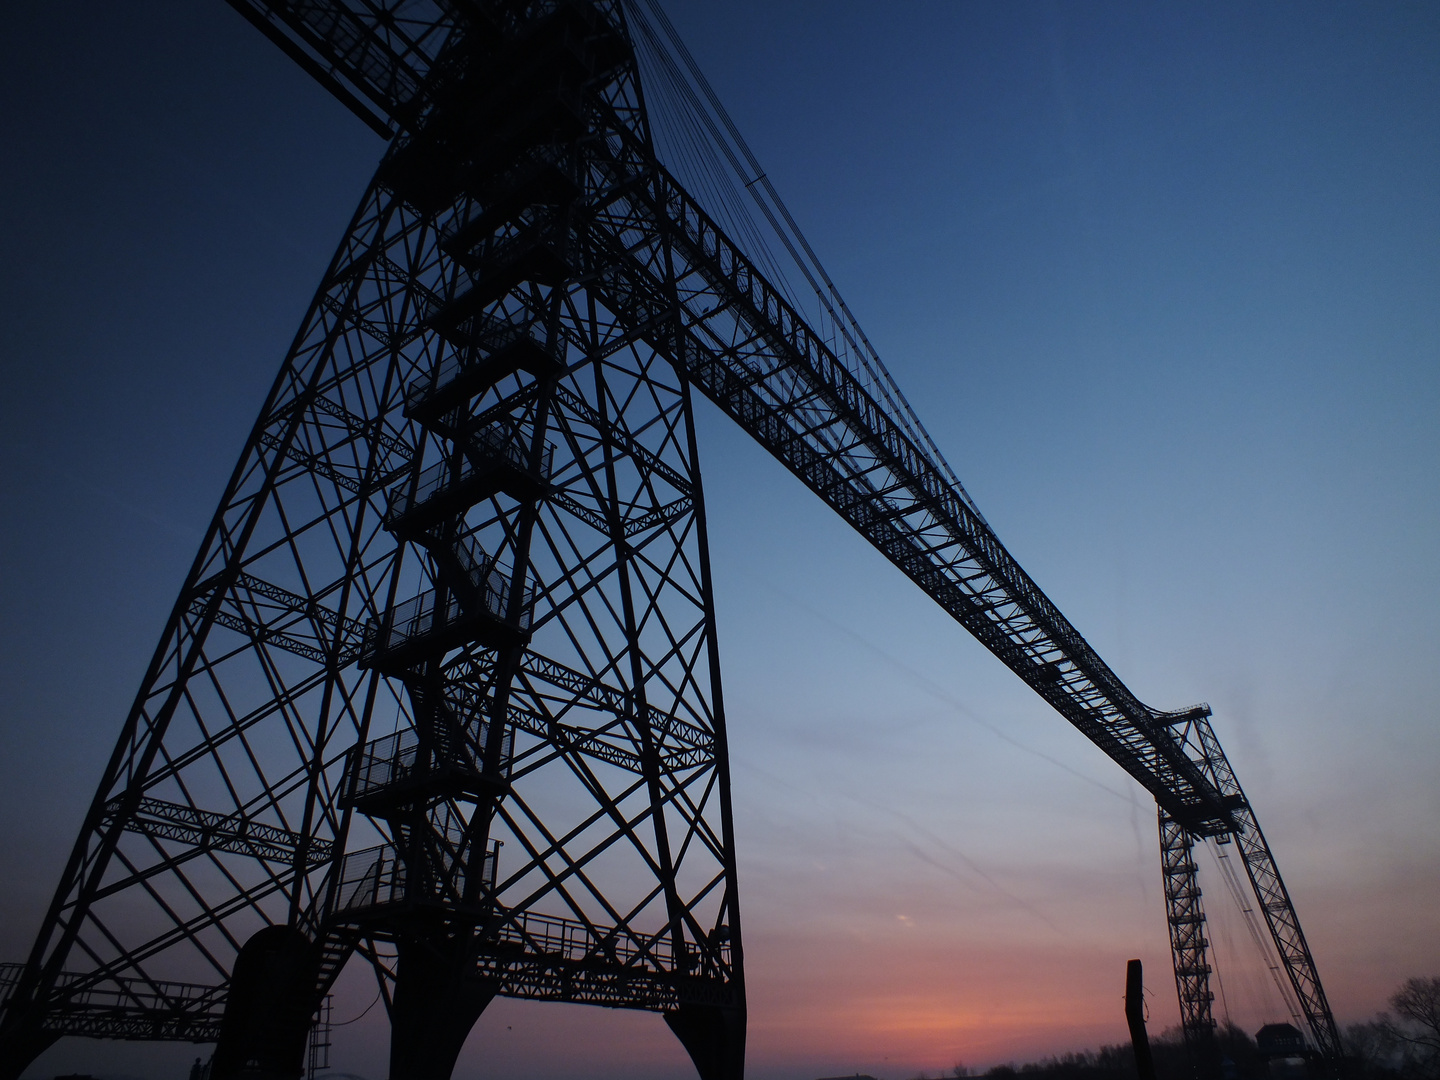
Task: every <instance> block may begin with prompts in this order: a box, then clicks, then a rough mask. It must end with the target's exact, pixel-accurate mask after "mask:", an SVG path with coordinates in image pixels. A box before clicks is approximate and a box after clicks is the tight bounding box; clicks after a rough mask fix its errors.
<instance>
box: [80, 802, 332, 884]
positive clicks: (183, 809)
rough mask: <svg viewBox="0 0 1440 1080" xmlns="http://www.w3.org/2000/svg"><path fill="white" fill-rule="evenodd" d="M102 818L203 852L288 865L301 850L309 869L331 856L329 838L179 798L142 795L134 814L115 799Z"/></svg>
mask: <svg viewBox="0 0 1440 1080" xmlns="http://www.w3.org/2000/svg"><path fill="white" fill-rule="evenodd" d="M103 820H104V822H105V823H106V824H107V825H108V824H112V823H114V822H116V821H117V820H118V821H119V823H120V825H121V827H122V828H124V829H125V830H126V831H127V832H134V833H140V834H142V835H144V836H150V837H153V838H155V839H157V840H167V841H171V842H173V843H178V844H184V845H187V846H189V847H192V848H197V849H199V850H203V851H228V852H231V853H233V854H236V855H252V856H254V857H255V858H257V859H264V860H265V861H267V862H275V863H283V864H285V865H287V866H288V865H291V864H293V863H294V862H295V859H296V856H297V855H298V854H299V853H300V852H301V851H304V852H305V865H306V867H307V868H310V869H313V868H316V867H320V866H324V865H325V864H326V863H328V862H329V861H330V858H331V856H332V855H333V854H334V850H335V847H334V845H333V844H332V843H331V842H330V841H329V840H321V839H319V838H317V837H313V836H310V837H307V836H305V835H303V834H301V833H298V832H293V831H291V830H289V829H282V828H280V827H279V826H276V825H266V824H263V823H261V822H258V821H254V820H252V819H250V818H248V817H246V816H245V815H244V814H243V813H241V812H239V811H236V812H235V813H232V814H220V813H216V812H215V811H213V810H198V809H196V808H195V807H193V806H185V805H184V804H182V803H172V802H164V801H162V800H160V799H141V800H140V804H139V806H137V807H136V808H135V810H134V812H133V813H131V814H129V815H125V814H124V813H123V810H122V807H121V803H120V800H114V801H112V802H111V803H110V804H109V805H108V806H107V807H106V808H105V818H104V819H103Z"/></svg>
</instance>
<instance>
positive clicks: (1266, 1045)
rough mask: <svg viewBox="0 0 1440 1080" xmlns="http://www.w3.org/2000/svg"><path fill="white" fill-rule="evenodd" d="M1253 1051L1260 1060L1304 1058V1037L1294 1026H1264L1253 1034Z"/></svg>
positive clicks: (1307, 1051)
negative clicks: (1254, 1050) (1257, 1054)
mask: <svg viewBox="0 0 1440 1080" xmlns="http://www.w3.org/2000/svg"><path fill="white" fill-rule="evenodd" d="M1255 1049H1256V1051H1257V1052H1258V1053H1259V1054H1260V1056H1261V1057H1262V1058H1290V1057H1305V1056H1306V1055H1307V1054H1308V1053H1309V1050H1308V1049H1306V1046H1305V1036H1304V1035H1303V1034H1302V1033H1301V1031H1300V1029H1299V1028H1297V1027H1296V1026H1295V1025H1294V1024H1266V1025H1265V1026H1264V1027H1262V1028H1261V1029H1260V1030H1259V1031H1257V1032H1256V1033H1255Z"/></svg>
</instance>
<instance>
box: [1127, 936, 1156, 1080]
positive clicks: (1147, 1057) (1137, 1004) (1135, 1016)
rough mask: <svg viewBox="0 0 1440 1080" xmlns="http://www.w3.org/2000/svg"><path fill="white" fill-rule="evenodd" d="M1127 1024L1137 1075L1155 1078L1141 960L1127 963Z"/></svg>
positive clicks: (1145, 1078) (1146, 1079) (1151, 1079)
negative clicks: (1147, 1024)
mask: <svg viewBox="0 0 1440 1080" xmlns="http://www.w3.org/2000/svg"><path fill="white" fill-rule="evenodd" d="M1125 1024H1126V1026H1127V1027H1129V1029H1130V1049H1131V1052H1132V1053H1133V1054H1134V1055H1135V1075H1136V1076H1137V1077H1139V1080H1155V1058H1154V1055H1152V1054H1151V1053H1150V1035H1149V1033H1148V1032H1147V1031H1146V1030H1145V972H1144V967H1143V965H1142V964H1141V963H1140V961H1139V960H1131V961H1129V962H1128V963H1126V965H1125Z"/></svg>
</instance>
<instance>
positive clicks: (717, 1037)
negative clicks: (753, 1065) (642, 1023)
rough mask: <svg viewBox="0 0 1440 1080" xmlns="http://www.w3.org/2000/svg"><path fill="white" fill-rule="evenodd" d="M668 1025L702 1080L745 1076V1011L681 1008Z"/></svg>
mask: <svg viewBox="0 0 1440 1080" xmlns="http://www.w3.org/2000/svg"><path fill="white" fill-rule="evenodd" d="M665 1023H667V1024H669V1025H670V1030H671V1031H673V1032H674V1033H675V1037H676V1038H678V1039H679V1040H680V1045H682V1046H683V1047H685V1051H686V1053H688V1054H689V1055H690V1060H691V1061H693V1062H694V1063H695V1070H696V1071H697V1072H698V1073H699V1074H700V1080H742V1078H743V1077H744V1076H745V1010H744V1009H742V1008H734V1007H725V1006H719V1005H681V1006H680V1007H679V1008H677V1009H675V1010H673V1011H671V1012H667V1013H666V1014H665Z"/></svg>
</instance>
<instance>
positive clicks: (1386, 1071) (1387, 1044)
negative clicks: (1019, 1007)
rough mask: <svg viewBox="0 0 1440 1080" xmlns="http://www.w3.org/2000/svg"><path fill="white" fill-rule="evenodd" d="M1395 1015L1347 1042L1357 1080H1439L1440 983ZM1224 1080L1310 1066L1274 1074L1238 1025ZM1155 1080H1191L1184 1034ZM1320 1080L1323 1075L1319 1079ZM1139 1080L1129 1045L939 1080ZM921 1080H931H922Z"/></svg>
mask: <svg viewBox="0 0 1440 1080" xmlns="http://www.w3.org/2000/svg"><path fill="white" fill-rule="evenodd" d="M1389 1004H1390V1009H1389V1010H1387V1011H1385V1012H1381V1013H1378V1014H1376V1016H1375V1017H1374V1018H1372V1019H1370V1020H1366V1021H1362V1022H1361V1023H1358V1024H1351V1025H1349V1026H1348V1027H1347V1028H1346V1029H1345V1031H1344V1034H1343V1038H1344V1042H1345V1051H1346V1054H1347V1055H1349V1057H1348V1060H1347V1066H1348V1071H1349V1077H1350V1080H1440V976H1432V977H1429V978H1414V979H1407V980H1406V981H1405V982H1404V983H1403V984H1402V985H1401V986H1400V987H1399V989H1397V990H1396V991H1395V993H1393V994H1392V995H1390V1001H1389ZM1215 1034H1216V1038H1217V1039H1218V1041H1219V1043H1220V1054H1221V1058H1222V1060H1223V1061H1224V1062H1225V1065H1224V1069H1225V1080H1278V1078H1279V1077H1282V1076H1283V1077H1285V1078H1287V1080H1288V1078H1292V1077H1293V1078H1297V1080H1304V1078H1305V1077H1306V1076H1307V1069H1306V1068H1305V1066H1296V1065H1290V1066H1279V1065H1277V1066H1275V1067H1272V1064H1271V1062H1270V1061H1268V1060H1267V1059H1266V1058H1264V1057H1262V1056H1261V1055H1260V1052H1259V1049H1258V1048H1257V1047H1256V1045H1255V1040H1254V1038H1252V1037H1251V1036H1250V1035H1249V1034H1247V1033H1246V1032H1244V1031H1242V1030H1241V1029H1240V1028H1238V1027H1236V1026H1235V1025H1234V1024H1232V1023H1226V1024H1223V1025H1221V1026H1220V1027H1219V1028H1218V1029H1217V1030H1216V1033H1215ZM1150 1051H1151V1055H1152V1056H1153V1057H1154V1060H1155V1076H1156V1080H1192V1077H1193V1073H1192V1072H1191V1069H1190V1062H1189V1059H1188V1058H1187V1056H1186V1054H1185V1043H1184V1039H1183V1037H1182V1034H1181V1031H1180V1028H1178V1027H1173V1028H1167V1029H1166V1030H1165V1031H1163V1032H1161V1033H1160V1034H1159V1035H1157V1036H1155V1037H1154V1038H1152V1039H1151V1040H1150ZM1317 1075H1318V1074H1317ZM945 1077H951V1078H954V1080H966V1078H971V1080H980V1078H983V1080H1021V1078H1023V1080H1137V1073H1136V1069H1135V1055H1134V1053H1133V1052H1132V1051H1131V1049H1130V1044H1129V1043H1117V1044H1114V1045H1108V1046H1102V1047H1100V1049H1099V1050H1080V1051H1074V1052H1071V1053H1068V1054H1061V1055H1059V1056H1056V1057H1047V1058H1043V1059H1041V1060H1040V1061H1033V1062H1028V1063H1026V1064H1024V1065H1016V1064H1013V1063H1012V1064H1008V1065H995V1066H992V1067H991V1068H989V1069H983V1070H976V1069H970V1068H968V1067H967V1066H965V1065H963V1064H956V1065H955V1067H954V1068H953V1069H951V1070H950V1071H949V1072H948V1073H945V1074H944V1075H943V1076H940V1077H937V1078H936V1080H945ZM916 1080H929V1077H927V1076H926V1074H925V1073H923V1072H922V1073H920V1075H919V1076H918V1077H917V1078H916Z"/></svg>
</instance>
